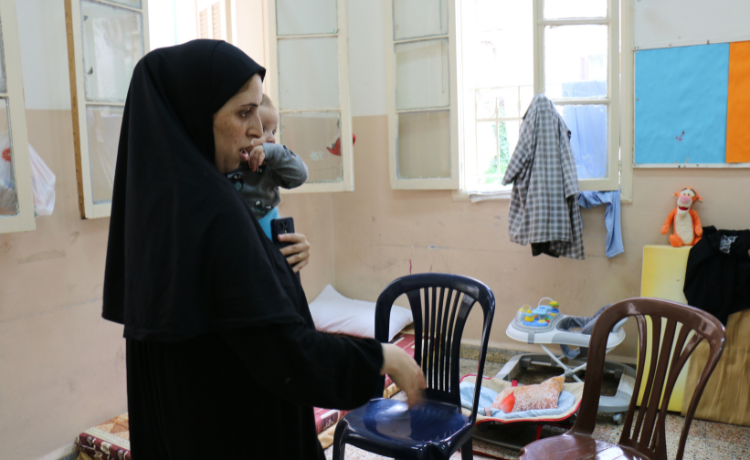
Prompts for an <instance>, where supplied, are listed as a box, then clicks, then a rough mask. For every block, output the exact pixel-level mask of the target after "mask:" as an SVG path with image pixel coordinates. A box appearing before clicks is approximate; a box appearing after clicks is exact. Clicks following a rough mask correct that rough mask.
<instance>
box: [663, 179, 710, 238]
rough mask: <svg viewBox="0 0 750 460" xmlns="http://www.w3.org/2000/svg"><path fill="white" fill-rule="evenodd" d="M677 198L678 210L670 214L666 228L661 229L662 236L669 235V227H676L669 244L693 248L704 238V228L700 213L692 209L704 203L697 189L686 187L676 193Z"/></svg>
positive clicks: (665, 224)
mask: <svg viewBox="0 0 750 460" xmlns="http://www.w3.org/2000/svg"><path fill="white" fill-rule="evenodd" d="M675 196H676V197H677V208H675V209H673V210H672V212H670V213H669V216H668V217H667V220H666V221H665V222H664V226H663V227H662V228H661V234H662V235H666V234H667V233H669V227H671V226H674V232H673V233H672V234H671V235H669V242H670V243H671V244H672V246H674V247H676V248H679V247H681V246H692V245H694V244H695V243H697V242H698V241H700V239H701V237H703V227H702V226H701V220H700V218H698V213H697V212H695V210H693V209H690V208H691V207H692V206H693V204H694V203H695V202H696V201H703V198H701V197H700V196H699V195H698V192H696V191H695V189H692V188H689V187H686V188H684V189H682V190H680V192H679V193H675Z"/></svg>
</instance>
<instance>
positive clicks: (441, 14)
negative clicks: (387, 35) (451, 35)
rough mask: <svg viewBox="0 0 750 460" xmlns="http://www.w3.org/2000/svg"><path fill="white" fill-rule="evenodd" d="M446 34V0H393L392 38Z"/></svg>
mask: <svg viewBox="0 0 750 460" xmlns="http://www.w3.org/2000/svg"><path fill="white" fill-rule="evenodd" d="M447 34H448V0H393V38H394V39H395V40H403V39H406V38H414V37H426V36H429V35H447Z"/></svg>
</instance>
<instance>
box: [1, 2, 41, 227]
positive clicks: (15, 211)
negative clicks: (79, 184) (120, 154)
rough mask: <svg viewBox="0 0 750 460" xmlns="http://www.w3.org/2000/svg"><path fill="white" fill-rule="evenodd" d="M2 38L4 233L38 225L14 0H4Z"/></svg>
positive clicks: (2, 198)
mask: <svg viewBox="0 0 750 460" xmlns="http://www.w3.org/2000/svg"><path fill="white" fill-rule="evenodd" d="M0 38H1V39H2V40H1V41H0V150H2V153H1V154H0V233H8V232H19V231H28V230H34V228H35V223H34V201H33V196H32V191H31V165H30V163H29V147H28V146H29V144H28V139H27V137H26V109H25V106H24V100H23V80H22V77H21V53H20V50H19V42H18V25H17V23H16V6H15V1H14V0H0Z"/></svg>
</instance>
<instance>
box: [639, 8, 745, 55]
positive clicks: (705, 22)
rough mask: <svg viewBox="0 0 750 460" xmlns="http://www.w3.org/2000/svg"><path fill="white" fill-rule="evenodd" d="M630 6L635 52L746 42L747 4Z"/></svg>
mask: <svg viewBox="0 0 750 460" xmlns="http://www.w3.org/2000/svg"><path fill="white" fill-rule="evenodd" d="M634 5H635V31H634V33H635V37H634V38H635V46H636V47H637V48H641V49H643V48H666V47H669V46H687V45H700V44H705V43H706V42H707V41H710V42H711V43H719V42H729V41H742V40H750V1H749V0H637V1H635V2H634Z"/></svg>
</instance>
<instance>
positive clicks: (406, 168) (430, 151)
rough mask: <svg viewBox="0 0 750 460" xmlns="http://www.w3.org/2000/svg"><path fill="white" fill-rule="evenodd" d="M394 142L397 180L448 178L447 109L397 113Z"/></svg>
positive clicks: (448, 117) (448, 138)
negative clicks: (396, 133)
mask: <svg viewBox="0 0 750 460" xmlns="http://www.w3.org/2000/svg"><path fill="white" fill-rule="evenodd" d="M396 142H397V154H396V155H397V156H398V177H399V178H400V179H433V178H446V177H451V151H450V113H449V112H448V111H447V110H443V111H440V112H418V113H401V114H399V115H398V140H397V141H396Z"/></svg>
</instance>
